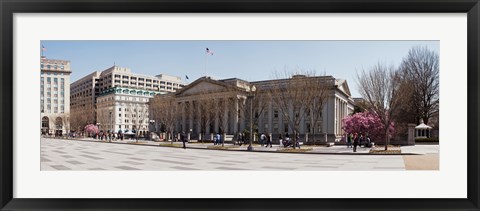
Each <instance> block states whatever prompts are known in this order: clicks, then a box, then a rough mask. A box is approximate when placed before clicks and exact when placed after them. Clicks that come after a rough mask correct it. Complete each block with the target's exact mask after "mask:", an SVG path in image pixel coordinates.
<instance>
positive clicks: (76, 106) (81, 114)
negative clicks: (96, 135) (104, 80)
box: [70, 71, 100, 131]
mask: <svg viewBox="0 0 480 211" xmlns="http://www.w3.org/2000/svg"><path fill="white" fill-rule="evenodd" d="M99 80H100V72H98V71H96V72H93V73H91V74H89V75H87V76H85V77H83V78H81V79H79V80H77V81H75V82H73V83H72V84H71V85H70V87H71V94H70V119H71V127H72V130H76V131H80V130H82V128H83V127H84V126H85V125H86V124H94V123H96V121H97V114H96V108H95V102H96V100H97V96H98V94H99V93H100V92H99V87H98V85H99Z"/></svg>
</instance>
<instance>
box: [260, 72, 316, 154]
mask: <svg viewBox="0 0 480 211" xmlns="http://www.w3.org/2000/svg"><path fill="white" fill-rule="evenodd" d="M275 78H276V79H277V80H276V81H274V84H273V87H272V89H269V92H270V96H271V99H272V101H273V102H274V104H275V105H276V106H277V107H278V109H279V110H280V112H282V114H283V117H284V118H285V120H286V121H287V123H288V125H289V126H290V128H291V129H292V130H293V133H294V136H293V140H294V144H293V148H294V149H295V147H296V146H295V145H296V143H297V134H298V132H299V128H300V123H301V121H302V119H303V118H304V117H305V114H306V111H307V109H308V108H309V102H310V99H308V98H309V96H308V95H305V84H306V81H307V80H308V78H307V77H306V76H305V75H302V74H298V73H288V72H285V73H284V74H279V73H278V72H277V73H275Z"/></svg>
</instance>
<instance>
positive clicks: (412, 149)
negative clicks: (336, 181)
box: [69, 138, 439, 155]
mask: <svg viewBox="0 0 480 211" xmlns="http://www.w3.org/2000/svg"><path fill="white" fill-rule="evenodd" d="M69 140H76V141H89V142H102V143H112V144H134V145H142V146H157V147H158V146H159V147H175V148H181V147H182V146H183V144H182V142H173V143H172V142H169V141H160V142H154V141H150V140H138V142H136V141H135V140H134V139H130V140H116V141H111V142H109V141H105V140H103V141H101V140H99V139H93V138H81V139H79V138H75V139H69ZM186 146H187V148H188V149H203V150H228V151H246V152H248V150H247V147H248V144H247V145H242V146H238V145H233V144H230V143H225V144H224V147H221V145H213V143H200V142H196V141H195V140H194V141H191V142H189V143H186ZM280 149H292V148H291V147H289V148H284V147H283V146H279V145H273V147H262V146H260V145H258V144H254V145H253V151H254V152H271V153H296V154H344V155H374V154H370V153H369V152H370V148H363V147H358V148H357V152H353V149H352V148H347V147H346V146H344V145H337V146H335V145H334V146H331V147H326V146H307V145H302V146H301V149H311V150H309V151H305V152H285V151H278V150H280ZM401 150H402V153H401V154H391V155H423V154H429V153H438V152H439V146H438V145H431V146H429V145H417V146H403V147H401ZM381 155H385V154H381Z"/></svg>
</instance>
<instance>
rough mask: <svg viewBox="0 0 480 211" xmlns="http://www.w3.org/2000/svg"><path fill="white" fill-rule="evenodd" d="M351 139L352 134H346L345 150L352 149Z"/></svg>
mask: <svg viewBox="0 0 480 211" xmlns="http://www.w3.org/2000/svg"><path fill="white" fill-rule="evenodd" d="M352 139H353V134H352V133H349V134H347V148H350V147H352Z"/></svg>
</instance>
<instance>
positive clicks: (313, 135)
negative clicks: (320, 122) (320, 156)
mask: <svg viewBox="0 0 480 211" xmlns="http://www.w3.org/2000/svg"><path fill="white" fill-rule="evenodd" d="M312 129H313V132H312V138H313V146H315V129H316V128H315V127H313V128H312Z"/></svg>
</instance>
